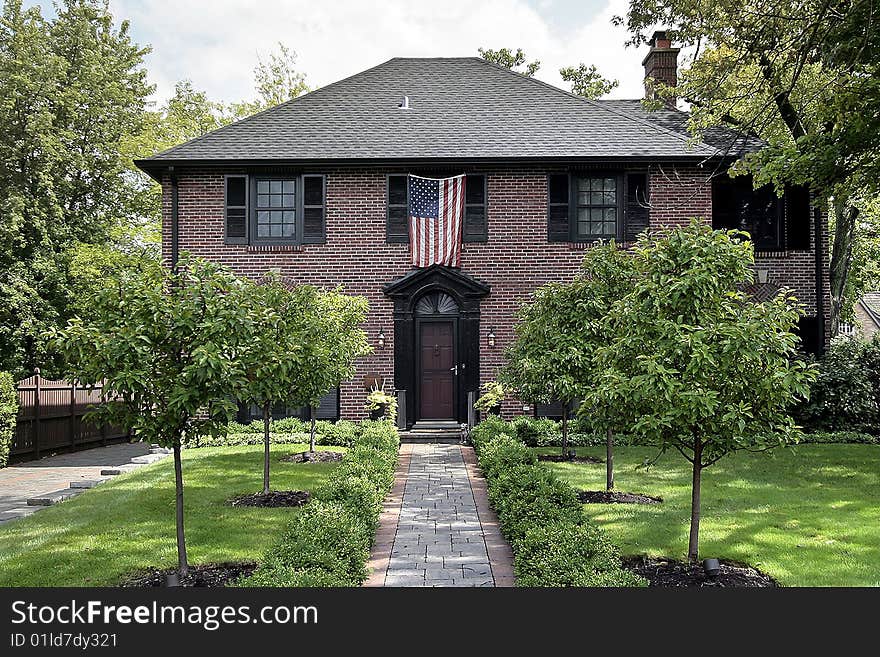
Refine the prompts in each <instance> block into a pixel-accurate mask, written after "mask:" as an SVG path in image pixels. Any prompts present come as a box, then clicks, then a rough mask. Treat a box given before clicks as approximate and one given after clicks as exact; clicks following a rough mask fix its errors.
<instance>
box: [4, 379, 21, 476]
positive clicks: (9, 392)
mask: <svg viewBox="0 0 880 657" xmlns="http://www.w3.org/2000/svg"><path fill="white" fill-rule="evenodd" d="M17 417H18V393H17V392H16V389H15V380H14V379H13V378H12V375H11V374H10V373H9V372H0V468H5V467H6V464H7V463H8V462H9V450H10V449H11V447H12V436H13V435H14V434H15V422H16V418H17Z"/></svg>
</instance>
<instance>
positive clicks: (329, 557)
mask: <svg viewBox="0 0 880 657" xmlns="http://www.w3.org/2000/svg"><path fill="white" fill-rule="evenodd" d="M398 447H399V439H398V436H397V430H396V429H395V428H394V425H393V424H391V423H390V422H383V421H379V422H364V423H362V424H361V426H360V428H359V435H358V437H357V438H356V439H355V440H354V443H353V445H352V446H351V448H350V449H349V451H348V452H347V453H346V455H345V459H343V461H342V462H341V463H340V464H339V466H338V467H337V468H336V469H335V470H333V472H332V473H331V475H330V476H329V478H328V481H327V482H326V483H325V484H324V485H323V486H321V487H320V488H318V489H317V490H316V491H315V492H314V499H313V500H312V501H311V502H310V503H309V504H308V505H306V506H305V507H303V509H302V511H300V512H298V513H297V514H296V515H295V516H294V518H293V520H291V522H290V524H289V525H288V527H287V528H286V529H285V531H284V533H283V534H282V536H281V538H280V540H279V541H278V542H277V543H276V544H275V545H274V546H273V547H272V548H271V549H270V550H269V551H268V552H267V553H266V555H265V557H264V558H263V560H262V562H261V563H260V564H259V566H258V567H257V569H256V570H255V571H254V573H253V574H252V575H250V576H249V577H246V578H244V579H242V580H240V581H239V582H238V585H240V586H322V587H326V586H358V585H359V584H360V583H361V582H363V580H364V579H365V578H366V576H367V571H366V563H367V559H368V558H369V551H370V546H371V544H372V541H373V535H374V534H375V532H376V527H377V526H378V522H379V514H380V512H381V510H382V500H383V499H384V498H385V495H386V494H387V493H388V491H389V490H390V489H391V485H392V483H393V482H394V468H395V466H396V464H397V451H398Z"/></svg>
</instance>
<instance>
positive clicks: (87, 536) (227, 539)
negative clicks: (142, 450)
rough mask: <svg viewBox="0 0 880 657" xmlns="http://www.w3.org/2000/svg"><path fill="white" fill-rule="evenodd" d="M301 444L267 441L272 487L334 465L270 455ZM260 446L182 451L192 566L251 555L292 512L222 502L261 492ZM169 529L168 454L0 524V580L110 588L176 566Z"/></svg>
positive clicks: (295, 484) (307, 479) (307, 485)
mask: <svg viewBox="0 0 880 657" xmlns="http://www.w3.org/2000/svg"><path fill="white" fill-rule="evenodd" d="M307 449H308V445H277V446H273V447H272V472H271V477H272V478H271V483H272V488H273V489H274V490H288V489H293V490H312V489H314V488H315V487H316V486H318V485H319V484H321V483H322V482H323V481H324V479H325V478H326V477H327V475H328V474H329V473H330V471H331V470H332V469H333V468H335V467H336V465H335V464H332V463H282V462H279V460H278V459H279V458H280V457H282V456H284V455H286V454H291V453H294V452H298V451H304V450H307ZM319 449H320V448H319ZM334 449H339V448H334ZM262 450H263V447H262V445H250V446H241V447H220V448H203V449H193V450H186V451H184V453H183V478H184V505H185V509H186V517H185V527H186V538H187V550H188V553H189V560H190V563H194V564H199V563H210V562H221V561H245V560H256V559H258V558H259V557H260V556H261V555H262V554H263V552H264V551H265V550H266V548H268V547H269V546H270V545H272V544H273V543H274V541H275V539H276V538H277V536H278V535H279V534H280V533H281V531H282V530H283V529H284V526H285V525H286V520H287V519H288V518H289V517H290V515H291V514H292V513H297V512H298V511H297V510H296V509H287V508H275V509H273V508H254V507H231V506H227V505H226V504H225V502H226V500H227V499H228V498H230V497H232V496H234V495H236V494H241V493H255V492H259V491H260V490H261V488H262V475H263V469H262V462H263V461H262V455H263V452H262ZM174 527H175V525H174V468H173V459H171V458H167V459H164V460H162V461H160V462H159V463H155V464H153V465H150V466H146V467H144V468H141V469H139V470H136V471H135V472H132V473H130V474H126V475H121V476H119V477H116V478H114V479H113V480H112V481H110V482H108V483H106V484H103V485H102V486H100V487H98V488H96V489H94V490H90V491H87V492H86V493H83V494H82V495H79V496H77V497H75V498H73V499H71V500H69V501H66V502H63V503H61V504H59V505H58V506H55V507H52V508H50V509H46V510H45V511H40V512H38V513H35V514H34V515H32V516H30V517H28V518H23V519H21V520H15V521H12V522H9V523H5V524H3V525H0V586H113V585H115V584H118V583H119V582H120V581H122V580H123V579H125V578H126V576H128V575H130V574H132V573H133V572H137V571H139V570H145V569H147V568H150V567H159V568H164V567H170V566H175V565H176V564H177V547H176V543H175V529H174Z"/></svg>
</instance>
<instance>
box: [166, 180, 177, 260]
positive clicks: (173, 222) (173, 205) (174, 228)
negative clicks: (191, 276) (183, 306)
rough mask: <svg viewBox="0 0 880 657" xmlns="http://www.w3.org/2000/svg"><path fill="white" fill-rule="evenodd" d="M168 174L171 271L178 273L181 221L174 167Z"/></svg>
mask: <svg viewBox="0 0 880 657" xmlns="http://www.w3.org/2000/svg"><path fill="white" fill-rule="evenodd" d="M168 174H169V175H170V176H171V270H172V271H176V270H177V260H178V257H179V253H180V221H179V216H178V202H179V196H178V190H177V174H176V173H174V167H168Z"/></svg>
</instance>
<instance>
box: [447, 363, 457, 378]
mask: <svg viewBox="0 0 880 657" xmlns="http://www.w3.org/2000/svg"><path fill="white" fill-rule="evenodd" d="M449 371H450V372H454V373H455V376H458V365H456V366H455V367H450V368H449Z"/></svg>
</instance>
